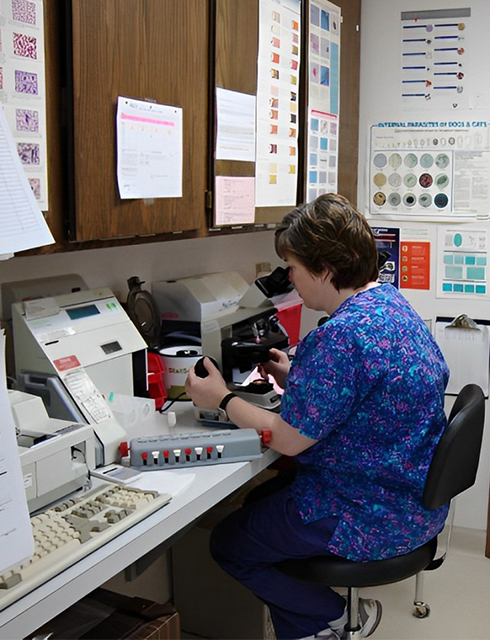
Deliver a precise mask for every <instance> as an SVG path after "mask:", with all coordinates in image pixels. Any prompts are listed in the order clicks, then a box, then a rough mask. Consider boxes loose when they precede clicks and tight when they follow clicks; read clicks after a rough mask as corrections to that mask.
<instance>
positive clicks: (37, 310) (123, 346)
mask: <svg viewBox="0 0 490 640" xmlns="http://www.w3.org/2000/svg"><path fill="white" fill-rule="evenodd" d="M12 329H13V337H14V354H15V368H16V375H17V379H18V381H19V384H20V386H21V387H22V388H23V389H24V390H25V391H28V392H31V393H35V394H37V395H40V396H41V397H43V399H44V400H45V404H46V406H47V408H48V413H49V414H50V415H51V417H55V418H68V419H69V418H71V419H75V420H78V421H79V422H86V423H88V424H90V425H92V427H93V429H94V432H95V435H96V443H97V450H96V462H97V466H99V465H101V464H108V463H110V462H114V461H115V460H116V459H117V457H118V445H119V443H120V442H121V441H122V440H124V438H125V435H126V434H125V432H124V429H123V428H122V427H121V425H120V424H119V423H118V422H117V420H116V418H115V417H114V415H113V413H112V411H111V408H110V406H109V404H108V403H107V401H106V398H108V397H109V396H110V394H111V393H119V394H125V395H130V396H145V395H146V390H147V365H146V348H147V345H146V343H145V341H144V340H143V338H142V337H141V335H140V334H139V332H138V331H137V329H136V327H135V326H134V324H133V323H132V322H131V320H130V318H129V317H128V315H127V314H126V312H125V311H124V309H123V308H122V306H121V304H120V303H119V301H118V300H117V298H116V297H115V296H114V294H113V293H112V291H111V290H110V289H107V288H100V289H94V290H86V291H78V292H74V293H69V294H65V295H59V296H55V297H48V298H38V299H35V300H28V301H24V302H17V303H15V304H13V305H12ZM55 413H56V415H54V414H55Z"/></svg>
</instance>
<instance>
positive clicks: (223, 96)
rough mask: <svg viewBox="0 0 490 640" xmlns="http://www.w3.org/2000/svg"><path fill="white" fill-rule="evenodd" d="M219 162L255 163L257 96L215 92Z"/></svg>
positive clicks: (218, 89) (217, 154)
mask: <svg viewBox="0 0 490 640" xmlns="http://www.w3.org/2000/svg"><path fill="white" fill-rule="evenodd" d="M216 107H217V118H216V119H217V125H218V127H217V136H216V160H241V161H242V162H255V96H251V95H249V94H247V93H239V92H238V91H228V90H227V89H221V88H220V87H217V88H216Z"/></svg>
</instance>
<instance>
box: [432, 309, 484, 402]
mask: <svg viewBox="0 0 490 640" xmlns="http://www.w3.org/2000/svg"><path fill="white" fill-rule="evenodd" d="M450 324H451V323H450V322H440V321H438V322H436V336H435V337H436V341H437V344H438V345H439V346H440V348H441V351H442V353H443V355H444V358H445V359H446V362H447V365H448V367H449V371H450V373H451V375H450V378H449V384H448V386H447V389H446V393H448V394H450V395H453V394H454V395H457V394H458V393H459V392H460V391H461V389H462V388H463V387H464V386H465V385H466V384H470V383H473V384H478V385H479V386H480V387H481V388H482V390H483V393H484V394H485V396H487V397H488V390H489V357H490V332H489V327H488V326H487V325H478V329H463V328H450V329H449V328H448V327H449V325H450ZM477 324H478V323H477Z"/></svg>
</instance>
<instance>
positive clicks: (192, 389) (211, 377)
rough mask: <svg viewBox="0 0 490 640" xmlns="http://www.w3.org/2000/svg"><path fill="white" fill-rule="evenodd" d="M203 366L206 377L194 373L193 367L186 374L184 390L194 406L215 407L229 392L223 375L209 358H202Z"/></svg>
mask: <svg viewBox="0 0 490 640" xmlns="http://www.w3.org/2000/svg"><path fill="white" fill-rule="evenodd" d="M203 362H204V366H205V368H206V370H207V372H208V375H207V377H206V378H200V377H199V376H197V375H196V372H195V367H192V369H191V370H190V371H189V373H188V374H187V380H186V381H185V390H186V392H187V394H188V395H189V397H190V398H191V400H192V402H193V403H194V404H195V405H196V407H201V408H202V409H216V407H218V406H219V403H220V402H221V400H222V399H223V398H224V397H225V396H226V394H227V393H229V389H228V387H227V386H226V383H225V381H224V380H223V376H222V375H221V373H220V372H219V370H218V369H217V368H216V367H215V366H214V364H213V363H212V362H211V360H210V359H209V358H207V357H205V358H204V361H203Z"/></svg>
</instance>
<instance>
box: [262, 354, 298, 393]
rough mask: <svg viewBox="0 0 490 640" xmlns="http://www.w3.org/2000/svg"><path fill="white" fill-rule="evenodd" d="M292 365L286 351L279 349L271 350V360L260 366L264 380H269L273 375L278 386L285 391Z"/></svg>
mask: <svg viewBox="0 0 490 640" xmlns="http://www.w3.org/2000/svg"><path fill="white" fill-rule="evenodd" d="M290 366H291V363H290V362H289V358H288V356H287V354H285V353H284V351H280V350H279V349H270V350H269V360H268V361H267V362H263V363H261V364H260V365H259V367H258V368H259V373H260V375H261V376H262V377H263V378H264V379H266V380H267V379H268V377H269V375H271V376H272V377H273V378H274V380H275V381H276V383H277V385H278V386H279V387H281V389H284V387H285V386H286V378H287V377H288V373H289V367H290Z"/></svg>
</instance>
